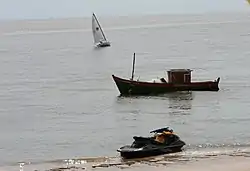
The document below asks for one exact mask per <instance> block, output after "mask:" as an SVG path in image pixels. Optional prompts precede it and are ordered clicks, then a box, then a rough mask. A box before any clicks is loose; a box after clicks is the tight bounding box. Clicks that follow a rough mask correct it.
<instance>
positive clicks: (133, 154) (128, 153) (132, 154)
mask: <svg viewBox="0 0 250 171" xmlns="http://www.w3.org/2000/svg"><path fill="white" fill-rule="evenodd" d="M123 148H125V149H126V148H128V149H129V148H130V147H129V146H124V147H122V148H121V149H118V150H117V151H118V152H120V155H121V157H122V158H124V159H133V158H143V157H151V156H157V155H163V154H169V153H176V152H180V151H182V146H176V147H171V148H165V149H162V148H155V149H149V150H144V149H143V150H138V151H136V150H134V151H133V149H130V150H124V149H123Z"/></svg>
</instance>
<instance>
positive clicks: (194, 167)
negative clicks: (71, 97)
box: [0, 156, 250, 171]
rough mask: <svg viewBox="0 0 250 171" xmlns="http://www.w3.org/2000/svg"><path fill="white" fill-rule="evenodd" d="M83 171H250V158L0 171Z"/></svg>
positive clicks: (4, 170)
mask: <svg viewBox="0 0 250 171" xmlns="http://www.w3.org/2000/svg"><path fill="white" fill-rule="evenodd" d="M18 169H19V171H45V170H46V171H64V170H65V171H66V170H67V171H82V170H86V171H88V170H91V171H94V170H109V171H116V170H127V171H211V170H212V171H222V170H227V171H236V170H237V171H249V170H250V156H249V157H245V156H215V157H214V156H211V157H210V158H201V159H193V160H189V161H186V160H183V161H182V160H180V161H177V162H171V161H156V162H152V163H144V162H134V163H133V164H131V165H130V164H128V163H127V164H124V163H118V164H112V163H111V164H107V163H105V162H104V163H100V164H97V165H95V164H93V163H82V164H74V165H73V164H72V165H66V164H60V163H44V164H39V165H36V164H33V165H32V164H31V165H26V166H23V167H20V166H8V167H7V166H6V167H0V171H16V170H18Z"/></svg>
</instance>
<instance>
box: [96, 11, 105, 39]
mask: <svg viewBox="0 0 250 171" xmlns="http://www.w3.org/2000/svg"><path fill="white" fill-rule="evenodd" d="M93 16H94V17H95V20H96V22H97V24H98V26H99V28H100V29H101V32H102V35H103V37H104V39H105V40H107V39H106V37H105V35H104V33H103V30H102V27H101V25H100V23H99V21H98V20H97V17H96V16H95V13H93Z"/></svg>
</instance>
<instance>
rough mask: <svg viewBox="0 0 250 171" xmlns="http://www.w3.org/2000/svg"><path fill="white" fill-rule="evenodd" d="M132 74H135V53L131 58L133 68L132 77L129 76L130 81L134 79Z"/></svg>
mask: <svg viewBox="0 0 250 171" xmlns="http://www.w3.org/2000/svg"><path fill="white" fill-rule="evenodd" d="M134 72H135V53H134V57H133V68H132V76H131V80H133V79H134Z"/></svg>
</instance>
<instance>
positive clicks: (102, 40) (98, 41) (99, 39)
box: [92, 13, 110, 47]
mask: <svg viewBox="0 0 250 171" xmlns="http://www.w3.org/2000/svg"><path fill="white" fill-rule="evenodd" d="M92 32H93V37H94V43H95V46H96V47H107V46H110V42H109V41H108V40H107V39H106V37H105V35H104V32H103V30H102V28H101V25H100V23H99V22H98V20H97V18H96V15H95V14H94V13H93V15H92Z"/></svg>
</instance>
